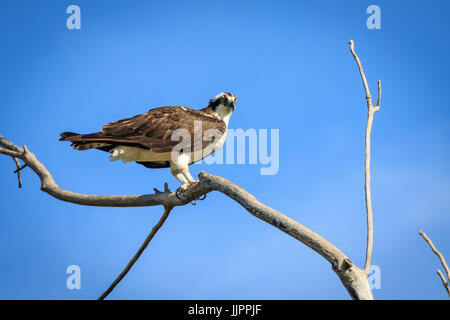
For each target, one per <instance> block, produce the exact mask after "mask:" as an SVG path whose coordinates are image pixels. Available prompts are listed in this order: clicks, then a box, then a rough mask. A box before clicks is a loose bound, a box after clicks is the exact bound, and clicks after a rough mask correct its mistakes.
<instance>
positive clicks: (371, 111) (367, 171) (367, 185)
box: [349, 40, 381, 274]
mask: <svg viewBox="0 0 450 320" xmlns="http://www.w3.org/2000/svg"><path fill="white" fill-rule="evenodd" d="M349 44H350V51H351V53H352V55H353V57H354V58H355V60H356V63H357V64H358V68H359V73H360V75H361V79H362V82H363V85H364V90H365V92H366V101H367V125H366V135H365V154H366V157H365V168H364V169H365V182H364V190H365V198H366V215H367V246H366V262H365V264H364V269H363V270H364V272H365V273H366V274H369V269H370V265H371V263H372V251H373V211H372V193H371V190H370V134H371V132H372V124H373V115H374V113H375V112H377V111H378V110H379V109H380V101H381V81H380V80H378V102H377V105H376V106H375V107H374V106H373V104H372V95H371V94H370V89H369V85H368V84H367V79H366V75H365V74H364V70H363V67H362V64H361V60H359V57H358V55H357V54H356V52H355V49H354V43H353V40H350V41H349Z"/></svg>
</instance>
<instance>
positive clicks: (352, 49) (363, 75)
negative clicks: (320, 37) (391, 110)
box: [348, 40, 372, 108]
mask: <svg viewBox="0 0 450 320" xmlns="http://www.w3.org/2000/svg"><path fill="white" fill-rule="evenodd" d="M348 43H349V44H350V52H351V53H352V55H353V57H354V58H355V60H356V63H357V64H358V69H359V73H360V75H361V79H362V82H363V85H364V90H365V91H366V100H367V107H368V108H369V107H370V106H372V95H371V94H370V89H369V85H368V84H367V80H366V75H365V74H364V71H363V67H362V64H361V61H360V60H359V57H358V55H357V54H356V52H355V49H354V43H353V40H350V41H349V42H348Z"/></svg>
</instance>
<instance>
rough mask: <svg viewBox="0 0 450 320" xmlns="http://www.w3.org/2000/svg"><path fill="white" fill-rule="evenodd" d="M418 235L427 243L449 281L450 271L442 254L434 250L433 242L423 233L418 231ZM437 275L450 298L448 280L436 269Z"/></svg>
mask: <svg viewBox="0 0 450 320" xmlns="http://www.w3.org/2000/svg"><path fill="white" fill-rule="evenodd" d="M419 234H420V235H421V236H422V238H423V239H424V240H425V241H426V242H427V243H428V245H429V246H430V248H431V251H433V252H434V254H435V255H437V256H438V258H439V260H440V261H441V264H442V266H443V267H444V270H445V273H446V274H447V279H450V269H449V267H448V265H447V262H445V259H444V256H443V255H442V253H440V252H439V251H438V249H436V247H435V246H434V244H433V242H432V241H431V240H430V238H428V236H427V235H426V234H425V232H423V231H419ZM437 274H438V276H439V278H441V281H442V284H443V285H444V288H445V290H447V293H448V295H449V296H450V286H449V284H448V280H445V277H444V275H443V274H442V272H441V270H439V269H438V270H437Z"/></svg>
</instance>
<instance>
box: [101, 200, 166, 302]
mask: <svg viewBox="0 0 450 320" xmlns="http://www.w3.org/2000/svg"><path fill="white" fill-rule="evenodd" d="M170 211H172V207H164V214H163V215H162V217H161V219H160V220H159V221H158V223H157V224H156V225H155V226H154V227H153V229H152V231H151V232H150V234H149V235H148V236H147V238H146V239H145V241H144V243H143V244H142V245H141V247H140V248H139V250H138V251H137V252H136V254H135V255H134V257H133V258H132V259H131V260H130V262H128V264H127V266H126V267H125V269H123V271H122V272H121V273H120V274H119V276H118V277H117V278H116V280H114V282H113V283H112V284H111V285H110V286H109V288H108V289H106V291H105V292H103V294H102V295H101V296H100V297H99V298H98V300H103V299H105V298H106V297H107V296H108V295H109V294H110V293H111V291H113V290H114V288H115V287H116V286H117V285H118V284H119V282H120V281H121V280H122V279H123V278H124V277H125V275H126V274H127V273H128V271H130V269H131V267H133V265H134V263H135V262H136V261H137V260H138V259H139V257H140V256H141V254H142V253H143V252H144V250H145V249H146V248H147V246H148V244H149V243H150V241H152V239H153V237H154V236H155V234H156V233H157V232H158V230H159V229H160V228H161V227H162V225H163V224H164V222H165V221H166V219H167V217H168V216H169V213H170Z"/></svg>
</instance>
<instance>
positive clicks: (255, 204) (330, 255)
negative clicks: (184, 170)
mask: <svg viewBox="0 0 450 320" xmlns="http://www.w3.org/2000/svg"><path fill="white" fill-rule="evenodd" d="M0 146H2V147H4V148H8V149H9V151H8V152H7V153H4V154H6V155H10V156H14V157H17V158H19V159H21V160H22V161H23V162H24V163H25V164H27V166H28V167H29V168H31V169H32V170H33V171H34V172H35V173H36V174H37V175H38V177H39V178H40V180H41V190H42V191H44V192H46V193H48V194H49V195H51V196H52V197H54V198H56V199H58V200H62V201H66V202H71V203H76V204H81V205H89V206H106V207H142V206H155V205H162V206H164V207H166V208H173V207H176V206H182V205H185V204H187V203H190V202H191V201H193V200H195V199H198V198H200V197H201V196H203V195H205V194H207V193H209V192H211V191H219V192H221V193H223V194H224V195H226V196H228V197H230V198H231V199H233V200H235V201H236V202H238V203H239V204H240V205H241V206H242V207H244V208H245V209H246V210H247V211H248V212H250V213H251V214H252V215H254V216H255V217H257V218H259V219H261V220H263V221H265V222H267V223H269V224H271V225H272V226H274V227H276V228H278V229H279V230H281V231H283V232H285V233H287V234H288V235H290V236H291V237H293V238H295V239H297V240H298V241H300V242H302V243H303V244H305V245H307V246H308V247H309V248H311V249H313V250H314V251H315V252H317V253H318V254H320V255H321V256H322V257H324V258H325V259H326V260H327V261H328V262H330V264H331V266H332V268H333V270H334V271H335V272H336V274H337V275H338V276H339V278H340V279H341V282H342V284H343V285H344V287H345V288H346V289H347V291H348V292H349V294H350V296H351V297H352V298H353V299H358V300H360V299H362V300H367V299H373V296H372V291H371V289H370V287H369V283H368V281H367V276H366V274H365V273H364V271H363V270H361V269H359V268H358V267H357V266H355V265H354V264H353V263H352V261H351V260H350V259H349V258H348V257H347V256H346V255H345V254H344V253H342V252H341V251H340V250H339V249H338V248H336V247H335V246H334V245H333V244H331V243H330V242H329V241H327V240H326V239H324V238H323V237H321V236H320V235H318V234H317V233H315V232H314V231H312V230H310V229H308V228H307V227H305V226H303V225H302V224H300V223H298V222H296V221H294V220H293V219H291V218H289V217H287V216H285V215H284V214H282V213H280V212H278V211H276V210H274V209H272V208H270V207H268V206H266V205H264V204H262V203H261V202H260V201H258V200H257V199H256V198H255V197H254V196H252V195H251V194H249V193H248V192H247V191H245V190H244V189H242V188H240V187H239V186H237V185H235V184H233V183H232V182H230V181H228V180H226V179H224V178H222V177H218V176H214V175H211V174H207V173H204V172H201V173H200V175H199V182H197V183H196V184H194V185H192V186H191V187H189V188H188V189H187V190H185V191H184V192H183V198H182V199H181V200H180V199H178V197H177V196H176V195H175V193H174V192H170V190H168V188H167V186H166V187H165V190H164V191H163V192H161V191H158V190H155V193H154V194H147V195H134V196H107V195H86V194H80V193H75V192H72V191H67V190H64V189H62V188H60V187H59V186H58V185H57V184H56V183H55V181H54V180H53V178H52V176H51V174H50V173H49V172H48V170H47V169H46V168H45V166H44V165H43V164H42V163H41V162H39V160H38V159H37V158H36V156H35V155H34V154H33V153H31V152H30V151H29V150H28V149H27V148H26V147H23V148H20V147H18V146H16V145H14V144H13V143H12V142H10V141H8V140H7V139H5V138H3V137H1V136H0ZM10 151H11V152H10ZM0 152H1V150H0ZM144 245H145V243H144ZM143 249H145V247H144V248H143ZM140 253H142V252H141V251H139V252H138V254H140ZM134 262H135V260H134V259H132V261H130V264H129V265H130V267H131V266H132V264H133V263H134ZM124 271H126V270H124ZM125 273H126V272H125ZM124 275H125V274H124ZM119 281H120V279H119Z"/></svg>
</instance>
